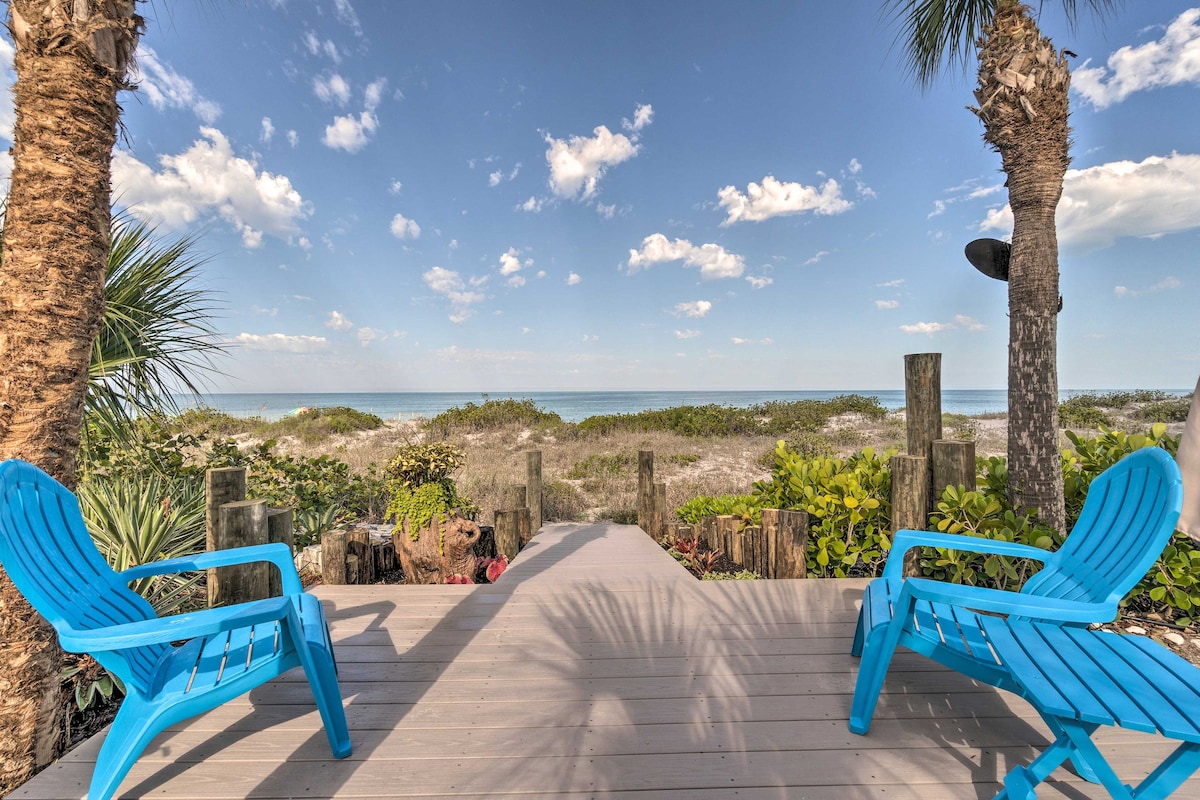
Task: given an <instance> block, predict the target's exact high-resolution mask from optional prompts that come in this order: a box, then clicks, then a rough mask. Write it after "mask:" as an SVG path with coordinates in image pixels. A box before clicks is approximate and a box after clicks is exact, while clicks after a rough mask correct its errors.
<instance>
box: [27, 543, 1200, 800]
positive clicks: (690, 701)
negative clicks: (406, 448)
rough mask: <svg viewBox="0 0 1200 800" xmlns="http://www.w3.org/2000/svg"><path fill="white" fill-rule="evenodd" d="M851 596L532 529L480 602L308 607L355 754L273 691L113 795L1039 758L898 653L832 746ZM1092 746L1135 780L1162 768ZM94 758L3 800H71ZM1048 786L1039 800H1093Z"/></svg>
mask: <svg viewBox="0 0 1200 800" xmlns="http://www.w3.org/2000/svg"><path fill="white" fill-rule="evenodd" d="M862 586H863V582H862V581H854V580H845V581H755V582H735V581H729V582H700V581H696V580H694V579H692V578H691V577H690V576H689V575H688V574H687V573H686V572H685V571H684V570H683V569H682V568H680V567H679V566H678V565H677V564H675V562H674V561H673V560H672V559H671V558H670V557H669V556H667V555H666V554H665V553H664V552H663V551H662V550H661V549H660V548H659V547H658V546H657V545H655V544H654V543H653V542H652V541H651V540H650V539H649V538H648V537H647V536H646V535H645V534H644V533H642V532H641V531H640V530H639V529H638V528H636V527H633V526H620V525H609V524H596V525H549V526H547V527H546V528H544V529H543V530H542V532H541V533H540V534H539V535H538V536H537V537H536V538H535V539H534V540H533V543H532V544H531V546H530V547H529V548H527V549H526V550H525V552H523V553H522V554H521V557H520V558H519V559H517V560H516V561H515V562H514V563H513V565H512V566H511V567H510V569H509V571H508V573H507V574H506V575H504V576H503V577H502V578H501V580H500V581H499V582H497V583H496V584H495V585H493V586H478V587H472V586H428V587H425V586H419V587H399V586H371V587H322V588H320V589H318V590H317V591H318V594H319V596H320V597H321V599H322V600H323V601H324V602H325V604H326V608H327V610H328V612H329V617H330V621H331V626H332V629H333V636H334V642H335V645H336V648H337V656H338V661H339V664H340V667H341V684H342V692H343V695H344V696H345V699H346V712H347V716H348V718H349V721H350V733H351V737H352V739H353V743H354V754H353V755H352V756H350V757H349V758H348V759H346V760H344V761H336V760H334V759H333V758H332V757H331V756H330V753H329V747H328V743H327V741H326V739H325V735H324V732H323V731H322V730H321V728H320V721H319V719H318V717H317V713H316V711H315V709H314V708H313V706H312V704H311V698H310V696H309V695H308V690H307V686H306V684H305V683H304V681H303V676H301V675H299V674H298V673H297V672H292V673H289V674H288V675H285V676H284V677H282V678H280V679H279V680H277V681H275V682H273V683H271V684H268V685H266V686H264V687H261V688H260V689H258V690H256V691H254V692H251V693H250V694H249V695H248V696H246V697H243V698H240V699H238V700H236V701H234V702H231V703H229V704H227V705H225V706H224V707H222V708H220V709H217V710H215V711H213V712H210V713H208V714H206V715H203V716H201V717H199V718H196V719H194V720H191V721H189V722H187V723H185V724H182V725H180V726H179V727H178V728H175V729H172V730H171V731H168V732H167V733H165V734H163V735H162V736H161V737H160V738H159V739H157V740H156V741H155V743H154V744H152V745H151V747H150V748H149V749H148V751H147V753H146V754H145V755H144V756H143V757H142V759H141V760H140V761H139V762H138V763H137V765H136V766H135V767H134V769H133V771H132V772H131V774H130V776H129V777H128V778H127V779H126V780H125V782H124V783H123V784H122V788H121V794H120V796H121V797H147V798H149V797H152V798H187V799H188V800H197V799H198V798H246V797H255V798H288V797H308V798H384V797H456V798H485V797H499V796H511V797H515V798H547V799H548V798H559V797H565V798H588V797H601V796H609V795H616V794H618V793H619V794H620V796H621V797H622V798H631V799H632V798H651V797H661V798H684V799H685V800H686V799H687V798H695V799H696V800H701V799H702V800H719V799H722V798H735V797H736V798H750V799H751V800H759V799H760V798H807V799H808V800H846V799H849V800H854V799H855V798H891V799H893V800H917V799H918V798H920V799H921V800H951V799H953V800H960V799H961V798H990V797H992V796H993V795H995V794H996V793H997V792H998V791H999V790H1000V788H1001V786H1000V784H999V780H1000V779H1002V777H1003V775H1004V774H1005V773H1006V772H1007V771H1008V770H1009V769H1010V768H1011V767H1012V766H1013V765H1015V764H1021V763H1028V762H1029V761H1030V760H1031V759H1032V758H1033V756H1034V755H1035V754H1036V752H1037V749H1036V748H1035V747H1033V746H1031V744H1032V745H1037V746H1038V747H1040V746H1042V745H1044V744H1045V743H1046V739H1045V728H1044V727H1043V725H1042V723H1041V722H1040V720H1039V719H1038V718H1037V716H1036V715H1035V714H1034V713H1033V711H1032V709H1030V707H1029V706H1028V705H1026V704H1025V703H1024V702H1023V701H1021V700H1019V699H1017V698H1015V697H1013V696H1011V695H1006V694H1003V693H1000V692H997V691H995V690H993V689H991V688H990V687H986V686H980V685H977V684H974V683H972V682H971V681H968V680H966V679H964V678H962V677H961V676H959V675H956V674H954V673H951V672H948V671H946V670H943V669H941V668H940V667H937V666H936V665H934V664H932V663H931V662H929V661H927V660H925V659H923V658H921V657H919V656H916V655H914V654H912V653H902V654H900V655H898V656H897V661H896V665H895V666H894V667H893V672H892V674H891V675H890V676H889V679H888V681H887V685H886V687H885V694H884V696H883V697H882V699H881V701H880V705H879V711H878V713H877V716H876V721H875V724H874V726H873V728H872V730H871V733H870V735H869V736H866V737H860V736H855V735H853V734H851V733H850V732H849V731H848V730H847V728H846V720H847V717H848V714H849V707H850V693H851V692H852V690H853V686H854V676H855V671H856V669H857V661H856V659H853V658H850V657H849V656H848V655H847V652H848V651H849V649H850V639H851V636H852V635H853V631H854V620H855V613H856V603H857V601H858V599H859V597H860V595H861V592H862ZM1097 738H1098V740H1099V741H1100V742H1101V744H1102V749H1103V750H1104V751H1105V753H1106V755H1110V756H1112V755H1113V754H1116V753H1120V756H1119V757H1118V758H1115V759H1114V763H1115V764H1117V765H1118V770H1119V771H1122V772H1123V777H1125V778H1126V780H1130V781H1133V780H1139V779H1140V778H1141V777H1142V776H1144V775H1145V774H1146V773H1147V772H1149V770H1150V769H1152V768H1153V766H1155V765H1156V764H1157V763H1158V761H1159V760H1160V759H1161V758H1162V757H1163V756H1164V755H1165V754H1166V752H1167V751H1168V750H1169V749H1170V745H1169V744H1168V743H1166V742H1163V741H1162V740H1160V739H1157V738H1155V737H1150V736H1146V735H1142V734H1133V733H1125V732H1122V731H1111V730H1110V731H1105V732H1102V734H1100V735H1099V736H1098V737H1097ZM98 746H99V742H98V741H97V740H96V739H93V740H91V741H89V742H87V743H85V744H84V745H82V746H80V747H79V748H77V749H76V750H75V751H73V752H72V753H70V754H69V755H67V756H66V757H65V758H64V759H62V761H60V762H59V763H58V764H56V765H54V766H53V767H51V768H50V769H48V770H46V771H45V772H43V773H42V774H40V775H38V776H37V777H35V778H34V779H33V780H32V781H30V782H29V783H27V784H26V785H25V786H23V787H21V788H20V789H18V790H17V791H15V792H14V793H13V794H12V795H11V796H12V797H14V798H79V797H82V796H83V795H84V792H85V790H86V786H87V782H88V780H89V777H90V774H91V769H92V764H93V761H94V758H95V754H96V752H97V749H98ZM1057 777H1058V778H1059V780H1058V781H1057V782H1056V781H1051V782H1050V783H1048V784H1046V785H1045V786H1044V787H1042V789H1041V792H1040V796H1041V797H1042V798H1071V799H1072V800H1083V799H1084V798H1102V797H1107V795H1106V794H1105V793H1104V792H1103V790H1101V789H1099V788H1098V787H1095V786H1092V785H1089V784H1086V783H1083V782H1081V781H1079V780H1078V779H1077V778H1075V776H1073V775H1071V774H1069V773H1067V772H1065V771H1062V770H1060V771H1059V773H1058V775H1057ZM1177 796H1178V797H1180V798H1186V797H1200V781H1197V780H1196V779H1193V780H1192V781H1191V782H1190V783H1188V784H1186V785H1185V786H1184V787H1183V788H1181V789H1180V790H1179V792H1178V795H1177Z"/></svg>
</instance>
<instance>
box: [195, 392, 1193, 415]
mask: <svg viewBox="0 0 1200 800" xmlns="http://www.w3.org/2000/svg"><path fill="white" fill-rule="evenodd" d="M1085 391H1094V392H1097V393H1102V392H1103V391H1105V390H1083V389H1070V390H1063V391H1062V392H1060V399H1062V400H1066V399H1067V398H1069V397H1071V396H1073V395H1078V394H1082V393H1083V392H1085ZM1165 391H1167V392H1168V393H1170V394H1179V395H1184V394H1187V393H1188V391H1189V390H1186V389H1185V390H1165ZM844 394H859V395H863V396H865V397H875V398H878V400H879V403H880V404H881V405H882V406H883V407H884V408H887V409H889V410H895V409H901V408H904V391H903V390H902V389H846V390H837V391H753V392H749V391H747V392H738V391H694V392H687V391H663V392H644V391H643V392H486V393H481V392H344V393H340V392H298V393H286V394H284V393H280V394H209V395H205V396H203V397H202V398H200V400H199V401H197V400H195V399H194V398H180V403H181V405H182V406H184V407H194V406H198V405H203V406H209V407H211V408H214V409H217V410H218V411H224V412H225V413H227V414H232V415H233V416H237V417H262V418H263V419H266V420H275V419H280V418H282V417H285V416H287V415H288V414H292V413H295V411H296V410H297V409H300V408H315V407H328V406H348V407H350V408H354V409H358V410H359V411H366V412H369V413H372V414H375V415H376V416H378V417H380V418H382V419H384V420H396V419H402V420H404V419H414V418H416V417H425V418H429V417H433V416H436V415H437V414H440V413H441V412H443V411H445V410H446V409H449V408H454V407H456V406H463V405H466V404H467V403H475V404H477V405H478V404H480V403H483V402H484V401H485V400H503V399H514V400H532V401H533V402H534V403H535V404H536V405H537V406H538V407H540V408H542V409H544V410H546V411H553V412H554V413H556V414H558V415H559V416H560V417H562V418H563V420H564V421H566V422H579V421H580V420H583V419H586V418H587V417H592V416H598V415H600V414H636V413H637V412H639V411H647V410H651V409H662V408H673V407H675V406H684V405H696V406H699V405H708V404H710V403H712V404H716V405H722V406H733V407H737V408H745V407H748V406H753V405H756V404H758V403H766V402H770V401H776V400H779V401H784V402H792V401H796V400H828V399H830V398H833V397H837V396H838V395H844ZM1007 407H1008V393H1007V391H1006V390H1004V389H943V390H942V410H943V411H945V412H948V413H953V414H967V415H971V416H974V415H978V414H986V413H991V412H1003V411H1005V410H1006V409H1007Z"/></svg>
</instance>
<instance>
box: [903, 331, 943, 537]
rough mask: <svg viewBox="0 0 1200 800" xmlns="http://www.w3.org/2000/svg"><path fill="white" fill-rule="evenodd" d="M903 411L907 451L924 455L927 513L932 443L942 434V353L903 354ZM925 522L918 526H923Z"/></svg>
mask: <svg viewBox="0 0 1200 800" xmlns="http://www.w3.org/2000/svg"><path fill="white" fill-rule="evenodd" d="M904 415H905V422H906V425H905V427H906V429H907V445H908V454H909V455H910V456H921V457H923V458H924V459H925V470H926V473H925V486H926V488H925V501H926V503H927V505H926V507H925V509H924V512H923V513H924V516H928V514H929V512H930V511H932V510H933V506H932V505H928V504H929V503H930V502H931V501H932V500H933V497H934V494H933V473H932V467H933V443H934V441H936V440H938V439H941V438H942V354H941V353H911V354H909V355H906V356H905V357H904ZM924 528H925V526H924V524H922V525H921V527H920V528H919V530H924Z"/></svg>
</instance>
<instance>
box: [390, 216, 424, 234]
mask: <svg viewBox="0 0 1200 800" xmlns="http://www.w3.org/2000/svg"><path fill="white" fill-rule="evenodd" d="M391 229H392V236H395V237H396V238H397V239H419V238H420V237H421V226H420V225H418V224H417V223H416V222H414V221H412V220H411V219H405V218H404V215H403V214H397V215H396V216H394V217H392V225H391Z"/></svg>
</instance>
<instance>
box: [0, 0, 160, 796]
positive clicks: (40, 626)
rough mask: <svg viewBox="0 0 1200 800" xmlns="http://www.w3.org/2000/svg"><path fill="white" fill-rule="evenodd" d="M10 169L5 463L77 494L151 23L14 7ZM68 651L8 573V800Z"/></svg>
mask: <svg viewBox="0 0 1200 800" xmlns="http://www.w3.org/2000/svg"><path fill="white" fill-rule="evenodd" d="M8 27H9V32H10V33H11V35H12V40H13V44H14V45H15V47H16V54H15V56H14V63H13V66H14V68H15V70H16V73H17V81H16V85H15V87H14V89H13V104H14V111H15V114H16V121H15V125H14V127H13V150H12V153H13V169H12V177H11V181H10V188H9V195H8V208H7V212H6V217H5V222H4V252H3V258H2V262H3V266H2V267H0V458H5V459H7V458H23V459H25V460H27V461H30V462H32V463H34V464H36V465H38V466H39V467H41V468H42V469H44V470H46V471H47V472H49V473H50V474H51V475H53V476H54V477H55V478H57V479H58V480H60V481H61V482H63V483H64V484H65V485H66V486H68V487H69V488H74V485H75V459H76V456H77V451H78V448H79V437H80V429H81V427H82V421H83V401H84V395H85V393H86V391H87V378H88V364H89V361H90V359H91V350H92V342H93V340H94V339H95V336H96V333H97V331H98V330H99V328H100V319H101V314H102V311H103V303H104V273H105V268H106V265H107V261H108V243H109V238H108V237H109V222H110V219H109V203H110V199H111V198H110V186H109V181H110V162H111V158H112V148H113V144H114V143H115V141H116V132H117V118H118V113H119V109H118V106H117V91H118V90H119V89H121V88H123V87H124V86H125V77H126V72H127V68H128V66H129V63H130V59H131V58H132V56H133V52H134V50H135V49H136V47H137V40H138V36H139V35H140V33H141V27H142V20H141V18H140V17H138V16H137V15H136V14H135V13H134V2H133V0H10V2H9V3H8ZM61 663H62V653H61V651H60V650H59V648H58V644H57V640H56V639H55V637H54V635H53V632H52V630H51V629H50V628H49V626H48V625H47V624H46V623H45V622H44V621H43V620H42V619H41V617H40V616H39V615H38V614H37V613H35V612H34V611H33V610H32V609H31V608H30V607H29V606H28V604H27V603H26V602H25V600H24V598H23V597H21V596H20V595H19V594H18V593H17V592H16V591H15V589H14V588H13V586H12V584H11V582H10V581H9V580H8V577H7V575H3V574H0V672H2V673H3V677H0V794H4V793H6V792H8V791H9V790H11V789H12V788H14V787H15V786H17V785H19V784H21V783H23V782H24V781H25V780H27V779H28V778H29V777H30V775H32V773H33V772H34V771H35V770H36V769H37V768H39V767H41V766H44V765H45V764H47V763H48V762H49V761H50V759H52V758H53V757H54V756H55V755H56V752H57V750H58V748H59V747H60V745H61V740H62V711H63V703H62V702H61V698H60V690H59V683H60V678H59V671H60V669H61Z"/></svg>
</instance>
